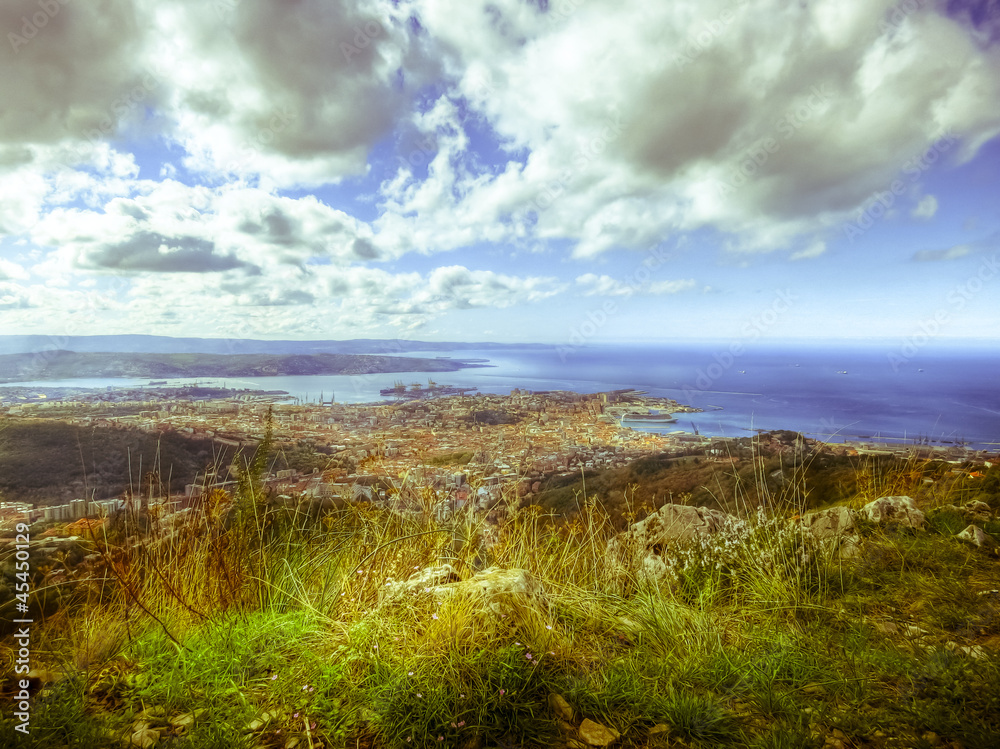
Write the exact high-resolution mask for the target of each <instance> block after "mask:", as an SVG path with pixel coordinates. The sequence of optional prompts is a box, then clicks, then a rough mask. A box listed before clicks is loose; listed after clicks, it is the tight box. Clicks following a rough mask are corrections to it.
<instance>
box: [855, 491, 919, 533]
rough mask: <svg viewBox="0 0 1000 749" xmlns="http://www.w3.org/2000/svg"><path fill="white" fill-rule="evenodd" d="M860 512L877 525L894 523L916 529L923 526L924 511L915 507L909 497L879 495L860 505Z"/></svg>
mask: <svg viewBox="0 0 1000 749" xmlns="http://www.w3.org/2000/svg"><path fill="white" fill-rule="evenodd" d="M861 514H862V515H864V516H865V517H866V518H868V519H869V520H871V521H872V522H873V523H878V524H879V525H885V524H887V523H894V524H896V525H900V526H902V527H904V528H915V529H917V530H920V529H922V528H923V527H924V513H922V512H921V511H920V510H918V509H917V508H916V505H914V504H913V500H912V499H910V498H909V497H901V496H897V497H879V498H878V499H876V500H875V501H873V502H869V503H868V504H866V505H865V506H864V507H862V508H861Z"/></svg>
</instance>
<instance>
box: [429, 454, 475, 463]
mask: <svg viewBox="0 0 1000 749" xmlns="http://www.w3.org/2000/svg"><path fill="white" fill-rule="evenodd" d="M474 456H475V453H474V452H472V451H471V450H459V451H457V452H453V453H446V454H444V455H438V456H435V457H433V458H428V460H427V464H428V465H432V466H464V465H466V464H468V463H470V462H471V461H472V458H473V457H474Z"/></svg>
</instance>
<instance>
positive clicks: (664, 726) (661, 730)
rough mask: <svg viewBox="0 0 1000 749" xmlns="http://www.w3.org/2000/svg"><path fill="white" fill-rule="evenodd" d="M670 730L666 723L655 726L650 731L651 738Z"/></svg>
mask: <svg viewBox="0 0 1000 749" xmlns="http://www.w3.org/2000/svg"><path fill="white" fill-rule="evenodd" d="M669 730H670V726H668V725H667V724H666V723H657V724H656V725H655V726H653V727H652V728H650V729H649V735H650V736H660V735H661V734H664V733H666V732H667V731H669Z"/></svg>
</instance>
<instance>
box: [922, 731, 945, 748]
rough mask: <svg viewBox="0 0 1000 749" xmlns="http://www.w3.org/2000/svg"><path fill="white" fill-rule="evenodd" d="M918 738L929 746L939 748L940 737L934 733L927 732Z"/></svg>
mask: <svg viewBox="0 0 1000 749" xmlns="http://www.w3.org/2000/svg"><path fill="white" fill-rule="evenodd" d="M920 738H922V739H923V740H924V741H926V742H927V743H928V744H930V745H931V746H941V737H940V736H938V735H937V734H936V733H934V731H928V732H927V733H925V734H924V735H923V736H921V737H920Z"/></svg>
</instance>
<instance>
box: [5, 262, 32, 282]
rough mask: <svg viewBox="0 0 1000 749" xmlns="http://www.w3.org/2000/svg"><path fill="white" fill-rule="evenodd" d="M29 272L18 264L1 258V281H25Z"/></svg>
mask: <svg viewBox="0 0 1000 749" xmlns="http://www.w3.org/2000/svg"><path fill="white" fill-rule="evenodd" d="M27 277H28V272H27V271H26V270H25V269H24V268H22V267H21V266H20V265H18V264H17V263H15V262H13V261H11V260H5V259H3V258H2V257H0V281H14V280H24V279H26V278H27Z"/></svg>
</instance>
